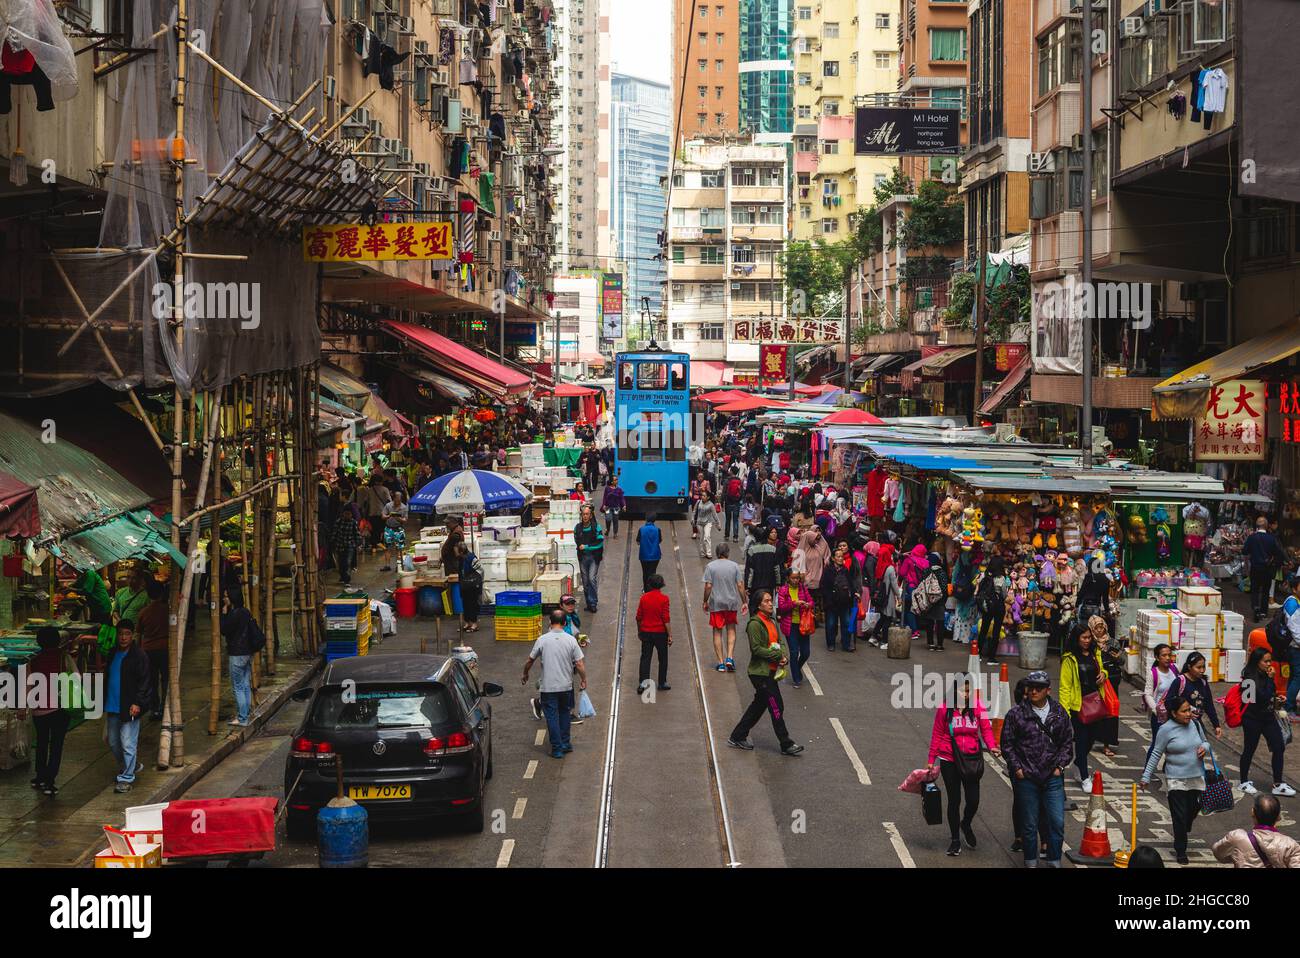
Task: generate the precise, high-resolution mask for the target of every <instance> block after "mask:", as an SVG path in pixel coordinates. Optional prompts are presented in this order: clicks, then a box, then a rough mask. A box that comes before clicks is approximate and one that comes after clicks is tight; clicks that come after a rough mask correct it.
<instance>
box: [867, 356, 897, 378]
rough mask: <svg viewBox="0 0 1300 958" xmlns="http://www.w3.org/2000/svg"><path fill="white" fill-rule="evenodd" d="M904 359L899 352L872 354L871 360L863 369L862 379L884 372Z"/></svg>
mask: <svg viewBox="0 0 1300 958" xmlns="http://www.w3.org/2000/svg"><path fill="white" fill-rule="evenodd" d="M902 361H903V357H902V355H900V354H899V353H883V354H882V355H880V356H872V357H871V361H870V362H868V363H867V365H866V367H865V368H864V369H863V370H862V375H861V377H860V379H869V378H870V377H872V376H874V375H876V374H877V373H883V372H884V371H885V370H886V369H889V368H890V367H891V366H896V365H898V364H899V363H901V362H902Z"/></svg>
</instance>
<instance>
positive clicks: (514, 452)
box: [506, 449, 524, 467]
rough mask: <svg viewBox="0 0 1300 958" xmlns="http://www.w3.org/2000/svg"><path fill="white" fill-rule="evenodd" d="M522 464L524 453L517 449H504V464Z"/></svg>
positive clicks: (508, 465)
mask: <svg viewBox="0 0 1300 958" xmlns="http://www.w3.org/2000/svg"><path fill="white" fill-rule="evenodd" d="M523 464H524V454H523V452H522V451H520V450H518V449H507V450H506V466H507V467H510V466H522V465H523Z"/></svg>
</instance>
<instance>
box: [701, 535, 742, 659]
mask: <svg viewBox="0 0 1300 958" xmlns="http://www.w3.org/2000/svg"><path fill="white" fill-rule="evenodd" d="M730 555H731V549H730V547H728V545H727V544H726V543H725V542H723V543H720V544H719V545H718V557H717V558H716V559H714V560H713V561H712V562H710V563H709V564H708V565H706V566H705V567H704V612H705V614H706V615H707V616H708V617H709V625H711V626H712V627H713V652H714V654H715V656H716V657H717V659H718V664H717V666H716V668H717V670H718V671H719V672H734V671H736V662H735V659H733V658H732V656H733V654H734V653H735V651H736V614H737V613H738V612H739V611H740V609H741V606H743V605H748V603H749V597H748V596H746V595H745V582H744V575H743V573H742V572H741V571H740V566H738V565H737V564H736V563H734V562H732V561H731V559H730V558H728V557H729V556H730ZM724 631H725V632H726V633H727V654H726V655H723V654H722V633H723V632H724Z"/></svg>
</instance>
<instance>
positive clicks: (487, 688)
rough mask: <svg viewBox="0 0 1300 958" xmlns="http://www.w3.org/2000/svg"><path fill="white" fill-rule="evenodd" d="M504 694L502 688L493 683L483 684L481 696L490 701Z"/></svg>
mask: <svg viewBox="0 0 1300 958" xmlns="http://www.w3.org/2000/svg"><path fill="white" fill-rule="evenodd" d="M504 693H505V689H504V688H503V687H502V686H500V685H497V684H496V683H495V682H484V683H483V694H484V695H486V696H487V697H488V698H490V699H494V698H496V697H497V696H498V695H502V694H504Z"/></svg>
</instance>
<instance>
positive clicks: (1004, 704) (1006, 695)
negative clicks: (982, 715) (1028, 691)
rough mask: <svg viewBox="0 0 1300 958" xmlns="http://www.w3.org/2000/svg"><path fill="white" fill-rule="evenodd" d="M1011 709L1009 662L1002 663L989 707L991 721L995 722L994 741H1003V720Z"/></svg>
mask: <svg viewBox="0 0 1300 958" xmlns="http://www.w3.org/2000/svg"><path fill="white" fill-rule="evenodd" d="M1010 709H1011V684H1010V682H1009V681H1008V679H1007V664H1006V663H1005V662H1003V663H1002V669H1001V674H1000V675H999V676H998V680H997V682H996V683H995V684H994V686H993V703H992V705H991V706H990V707H989V721H990V722H991V723H992V724H993V741H995V742H1000V741H1002V722H1003V720H1004V719H1005V718H1006V717H1007V712H1008V711H1010Z"/></svg>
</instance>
